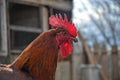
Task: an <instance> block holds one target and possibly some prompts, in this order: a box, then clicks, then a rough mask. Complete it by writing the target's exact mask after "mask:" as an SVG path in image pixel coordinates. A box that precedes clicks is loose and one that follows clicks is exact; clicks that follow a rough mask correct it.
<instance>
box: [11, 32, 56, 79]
mask: <svg viewBox="0 0 120 80" xmlns="http://www.w3.org/2000/svg"><path fill="white" fill-rule="evenodd" d="M57 58H58V45H57V42H56V39H55V30H49V31H47V32H44V33H42V34H41V35H40V36H38V37H37V38H36V39H35V40H34V41H33V42H32V43H31V44H30V45H29V46H28V47H27V48H26V49H25V50H24V51H23V52H22V53H21V55H20V56H18V58H17V59H16V60H15V61H14V62H13V63H12V64H11V66H12V67H15V68H18V69H23V68H26V69H27V71H28V72H29V73H30V74H32V75H33V77H34V79H35V80H55V71H56V67H57Z"/></svg>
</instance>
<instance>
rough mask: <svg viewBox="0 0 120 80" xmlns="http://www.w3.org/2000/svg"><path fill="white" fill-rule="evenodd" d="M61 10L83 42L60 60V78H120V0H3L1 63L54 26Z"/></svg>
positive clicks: (11, 58)
mask: <svg viewBox="0 0 120 80" xmlns="http://www.w3.org/2000/svg"><path fill="white" fill-rule="evenodd" d="M57 13H61V14H62V15H64V13H65V14H67V16H68V18H69V20H72V21H73V22H74V24H75V25H76V27H77V30H78V39H79V42H78V43H73V48H74V49H73V52H72V54H71V55H70V56H69V57H68V58H65V59H62V58H60V59H59V60H58V67H57V72H56V80H120V28H119V25H120V0H0V63H2V64H3V63H5V64H8V63H11V62H12V61H13V60H14V59H15V58H16V57H17V56H18V55H19V54H20V53H21V52H22V50H23V49H24V48H25V47H26V46H27V45H28V44H29V43H30V42H31V41H32V40H34V39H35V38H36V37H37V36H38V35H39V34H40V33H41V32H43V31H47V30H48V29H51V26H50V25H49V24H48V18H49V16H50V15H53V14H57Z"/></svg>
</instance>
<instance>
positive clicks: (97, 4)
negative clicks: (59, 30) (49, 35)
mask: <svg viewBox="0 0 120 80" xmlns="http://www.w3.org/2000/svg"><path fill="white" fill-rule="evenodd" d="M106 3H108V4H109V5H107V4H106ZM116 4H117V1H112V0H74V2H73V22H74V23H75V25H76V26H77V29H78V30H79V31H80V32H81V33H82V35H83V36H84V38H85V39H86V40H87V42H88V44H89V45H93V44H94V43H98V44H101V43H102V44H106V45H114V44H115V41H116V45H120V36H119V35H120V28H119V25H120V16H118V15H116V13H119V12H120V6H117V5H116ZM109 9H110V10H109ZM91 18H92V20H91ZM93 20H94V21H93ZM96 24H97V25H99V26H100V28H101V30H102V31H103V32H104V34H105V36H106V37H107V38H108V39H109V41H110V43H109V44H108V42H107V41H106V39H105V38H104V36H103V35H102V33H101V31H100V29H99V28H98V26H97V25H96ZM113 29H114V33H113V32H112V31H111V30H113ZM113 35H115V39H114V37H113Z"/></svg>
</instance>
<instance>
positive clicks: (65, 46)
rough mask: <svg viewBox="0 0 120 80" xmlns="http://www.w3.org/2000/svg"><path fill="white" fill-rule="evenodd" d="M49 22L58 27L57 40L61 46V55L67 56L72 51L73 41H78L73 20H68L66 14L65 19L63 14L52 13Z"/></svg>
mask: <svg viewBox="0 0 120 80" xmlns="http://www.w3.org/2000/svg"><path fill="white" fill-rule="evenodd" d="M49 24H50V25H51V26H53V27H54V28H56V41H57V43H58V46H59V48H60V53H61V56H62V57H63V58H64V57H67V56H68V55H69V54H70V53H71V51H72V41H75V42H77V39H76V36H77V29H76V27H75V25H74V24H73V23H72V21H68V19H67V16H66V14H64V19H63V18H62V16H61V14H56V15H52V16H50V18H49Z"/></svg>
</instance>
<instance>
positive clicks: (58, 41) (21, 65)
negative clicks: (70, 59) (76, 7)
mask: <svg viewBox="0 0 120 80" xmlns="http://www.w3.org/2000/svg"><path fill="white" fill-rule="evenodd" d="M49 24H50V25H51V26H53V27H54V29H50V30H48V31H46V32H43V33H41V34H40V35H39V36H38V37H37V38H36V39H35V40H33V41H32V42H31V43H30V44H29V45H28V47H26V48H25V49H24V50H23V52H22V53H21V54H20V55H19V56H18V57H17V58H16V59H15V60H14V61H13V62H12V63H11V64H9V65H2V66H1V67H0V80H55V71H56V67H57V60H58V53H60V55H61V56H62V57H63V58H65V57H67V56H68V55H70V53H71V51H72V41H75V42H76V41H77V39H76V36H77V30H76V27H75V26H74V24H73V23H72V21H68V19H67V16H66V14H65V15H64V19H63V18H62V16H61V14H56V15H52V16H51V17H50V18H49Z"/></svg>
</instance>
